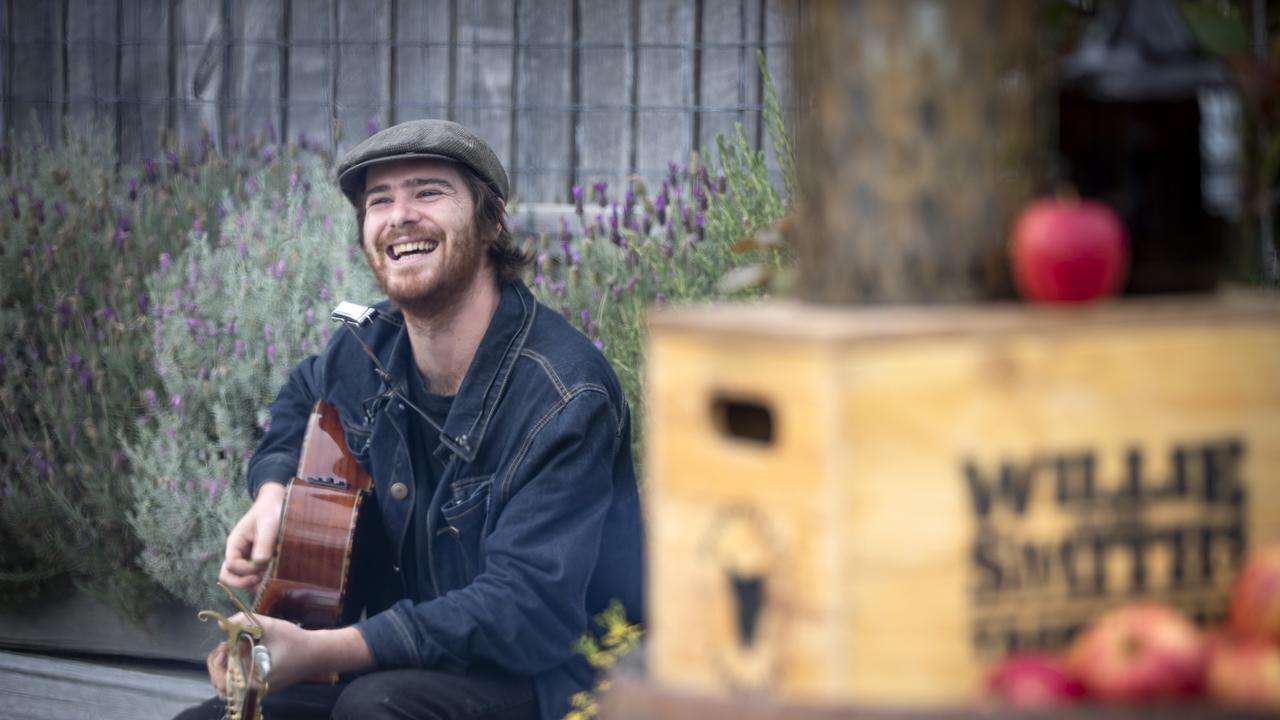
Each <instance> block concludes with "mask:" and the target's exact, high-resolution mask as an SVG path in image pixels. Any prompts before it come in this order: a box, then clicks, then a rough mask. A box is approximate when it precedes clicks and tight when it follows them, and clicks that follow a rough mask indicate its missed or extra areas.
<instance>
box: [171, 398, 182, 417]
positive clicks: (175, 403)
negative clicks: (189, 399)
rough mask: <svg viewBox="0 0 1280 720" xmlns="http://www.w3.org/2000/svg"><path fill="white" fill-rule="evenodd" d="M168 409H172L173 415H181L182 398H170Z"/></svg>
mask: <svg viewBox="0 0 1280 720" xmlns="http://www.w3.org/2000/svg"><path fill="white" fill-rule="evenodd" d="M169 407H170V408H172V409H173V413H174V414H175V415H181V414H182V396H181V395H174V396H173V397H172V398H170V399H169Z"/></svg>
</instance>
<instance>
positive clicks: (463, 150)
mask: <svg viewBox="0 0 1280 720" xmlns="http://www.w3.org/2000/svg"><path fill="white" fill-rule="evenodd" d="M431 159H435V160H452V161H453V162H457V163H462V164H463V165H466V166H467V167H468V168H470V169H471V171H472V172H474V173H475V174H476V176H477V177H479V178H480V179H481V180H483V181H484V182H485V183H486V184H488V185H489V187H491V188H493V191H494V192H495V193H497V194H498V197H500V198H502V199H503V200H506V199H507V192H508V190H509V185H508V182H507V171H506V170H504V169H503V168H502V163H501V162H500V161H499V160H498V156H497V155H496V154H494V152H493V148H491V147H489V145H488V144H487V143H486V142H485V141H484V140H481V139H480V138H479V137H478V136H477V135H476V134H475V133H473V132H471V131H470V130H468V129H466V128H465V127H463V126H461V125H459V124H458V123H455V122H449V121H448V120H410V121H409V122H404V123H400V124H399V125H393V126H391V127H389V128H387V129H386V130H381V131H379V132H376V133H374V134H373V135H370V136H369V137H368V138H367V139H366V140H364V141H363V142H361V143H360V144H359V145H356V146H355V147H353V148H351V149H350V150H349V151H347V154H346V156H345V157H343V158H342V162H340V163H338V186H339V187H341V188H342V193H343V194H344V195H346V196H347V199H348V200H350V201H351V204H352V205H355V204H356V203H357V201H358V199H359V197H360V193H362V192H364V174H365V171H366V170H368V169H369V166H371V165H377V164H378V163H384V162H392V161H395V160H431Z"/></svg>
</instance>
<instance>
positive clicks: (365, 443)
mask: <svg viewBox="0 0 1280 720" xmlns="http://www.w3.org/2000/svg"><path fill="white" fill-rule="evenodd" d="M342 439H343V440H345V441H346V442H347V451H348V452H350V453H351V457H353V458H355V460H356V462H358V463H360V465H361V466H362V467H364V468H365V470H368V469H369V446H370V444H371V441H372V439H373V429H372V428H370V427H366V426H364V425H348V424H347V422H346V421H345V420H344V421H343V422H342Z"/></svg>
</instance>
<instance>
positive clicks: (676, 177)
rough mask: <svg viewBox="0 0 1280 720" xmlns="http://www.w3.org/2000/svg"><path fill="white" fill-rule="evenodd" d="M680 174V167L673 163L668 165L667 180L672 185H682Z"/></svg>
mask: <svg viewBox="0 0 1280 720" xmlns="http://www.w3.org/2000/svg"><path fill="white" fill-rule="evenodd" d="M680 174H681V172H680V166H679V165H677V164H675V163H673V162H668V163H667V180H669V181H670V182H671V184H672V185H679V184H680Z"/></svg>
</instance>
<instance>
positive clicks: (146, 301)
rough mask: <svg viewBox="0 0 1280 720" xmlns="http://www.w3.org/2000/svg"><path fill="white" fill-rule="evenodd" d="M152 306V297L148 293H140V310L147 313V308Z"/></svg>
mask: <svg viewBox="0 0 1280 720" xmlns="http://www.w3.org/2000/svg"><path fill="white" fill-rule="evenodd" d="M150 306H151V298H149V297H147V294H146V293H138V312H139V313H141V314H143V315H146V314H147V308H148V307H150Z"/></svg>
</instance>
